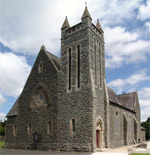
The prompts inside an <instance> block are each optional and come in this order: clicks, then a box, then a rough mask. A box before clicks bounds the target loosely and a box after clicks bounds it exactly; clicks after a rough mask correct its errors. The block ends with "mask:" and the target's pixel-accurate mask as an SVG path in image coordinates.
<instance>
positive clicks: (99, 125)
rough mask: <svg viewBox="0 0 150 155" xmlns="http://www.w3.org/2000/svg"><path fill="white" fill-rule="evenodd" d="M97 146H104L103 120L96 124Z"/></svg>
mask: <svg viewBox="0 0 150 155" xmlns="http://www.w3.org/2000/svg"><path fill="white" fill-rule="evenodd" d="M96 146H97V148H103V127H102V122H101V120H98V122H97V126H96Z"/></svg>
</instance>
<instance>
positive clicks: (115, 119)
mask: <svg viewBox="0 0 150 155" xmlns="http://www.w3.org/2000/svg"><path fill="white" fill-rule="evenodd" d="M119 120H120V119H119V112H118V109H117V110H116V111H115V114H114V134H115V135H119V134H120V127H119V126H120V121H119ZM116 121H118V126H117V127H118V131H117V132H116Z"/></svg>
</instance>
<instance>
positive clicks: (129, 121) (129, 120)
mask: <svg viewBox="0 0 150 155" xmlns="http://www.w3.org/2000/svg"><path fill="white" fill-rule="evenodd" d="M128 134H130V135H131V134H132V117H131V115H129V116H128Z"/></svg>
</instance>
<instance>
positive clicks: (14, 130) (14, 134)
mask: <svg viewBox="0 0 150 155" xmlns="http://www.w3.org/2000/svg"><path fill="white" fill-rule="evenodd" d="M16 133H17V127H16V125H14V126H13V136H16Z"/></svg>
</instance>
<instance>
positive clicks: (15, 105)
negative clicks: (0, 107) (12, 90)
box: [6, 96, 20, 117]
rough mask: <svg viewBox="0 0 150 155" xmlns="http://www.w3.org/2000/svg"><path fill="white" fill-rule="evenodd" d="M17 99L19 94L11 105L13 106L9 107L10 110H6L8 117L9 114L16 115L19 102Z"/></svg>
mask: <svg viewBox="0 0 150 155" xmlns="http://www.w3.org/2000/svg"><path fill="white" fill-rule="evenodd" d="M19 99H20V96H19V97H18V99H17V100H16V102H15V104H14V105H13V107H12V108H11V109H10V111H9V112H8V114H7V116H6V117H10V116H16V115H17V113H18V103H19Z"/></svg>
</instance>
